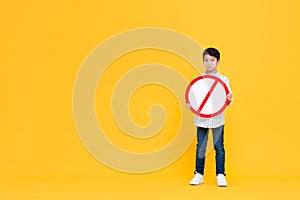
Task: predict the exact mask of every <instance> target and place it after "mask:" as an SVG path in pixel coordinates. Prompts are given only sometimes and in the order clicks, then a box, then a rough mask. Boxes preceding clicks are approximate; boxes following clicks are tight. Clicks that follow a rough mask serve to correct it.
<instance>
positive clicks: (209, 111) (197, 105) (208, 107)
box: [185, 75, 232, 118]
mask: <svg viewBox="0 0 300 200" xmlns="http://www.w3.org/2000/svg"><path fill="white" fill-rule="evenodd" d="M231 98H232V96H231V94H229V90H228V88H227V86H226V84H225V83H224V82H223V81H222V80H221V79H219V78H218V77H216V76H211V75H203V76H198V77H196V78H195V79H194V80H192V81H191V83H190V84H189V85H188V87H187V89H186V92H185V100H186V103H187V104H186V106H187V108H189V109H190V110H191V111H192V112H193V113H194V114H196V115H198V116H200V117H205V118H210V117H214V116H217V115H219V114H221V113H222V112H223V111H224V110H225V108H226V107H227V105H228V102H229V101H230V100H231Z"/></svg>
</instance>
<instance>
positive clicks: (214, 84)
mask: <svg viewBox="0 0 300 200" xmlns="http://www.w3.org/2000/svg"><path fill="white" fill-rule="evenodd" d="M217 84H218V81H217V80H215V82H214V83H213V85H212V86H211V88H210V89H209V91H208V92H207V94H206V96H205V98H204V99H203V101H202V103H201V105H200V107H199V109H198V110H197V113H198V114H200V112H201V110H202V109H203V107H204V105H205V104H206V102H207V100H208V98H209V97H210V95H211V93H212V92H213V90H214V89H215V87H216V85H217Z"/></svg>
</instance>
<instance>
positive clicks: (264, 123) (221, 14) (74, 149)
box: [0, 0, 300, 199]
mask: <svg viewBox="0 0 300 200" xmlns="http://www.w3.org/2000/svg"><path fill="white" fill-rule="evenodd" d="M0 9H1V10H0V18H1V32H0V34H1V35H0V36H1V43H0V44H1V52H0V62H1V71H0V81H1V82H0V89H1V90H0V91H1V92H0V97H1V98H0V105H1V126H0V130H1V131H0V133H1V140H0V155H1V156H0V158H1V165H0V198H1V199H20V198H22V199H53V198H61V199H69V198H72V199H84V198H86V199H116V198H120V197H121V198H124V199H127V198H128V199H129V198H131V199H147V198H149V199H153V198H157V199H167V198H172V199H183V198H201V197H208V198H211V199H234V198H236V199H253V198H261V199H263V198H264V199H266V198H270V199H271V198H272V199H276V198H278V199H282V198H283V197H288V198H296V197H297V195H298V196H299V192H298V191H297V189H298V188H299V186H300V180H299V179H300V161H299V155H298V154H299V153H300V149H299V140H300V132H299V128H298V127H297V125H298V120H299V117H298V116H299V114H298V113H299V111H300V107H299V105H298V103H299V102H300V98H299V97H300V95H299V94H298V92H299V83H298V80H299V72H300V69H299V61H298V57H299V56H298V52H299V45H300V40H299V34H300V31H299V19H300V15H299V3H297V1H296V0H286V1H279V0H276V1H274V0H273V1H271V0H266V1H261V0H253V1H237V0H234V1H233V0H228V1H220V0H218V1H203V0H201V1H174V0H172V1H171V0H165V1H158V0H152V1H133V0H131V1H84V2H83V1H6V2H4V3H2V6H1V8H0ZM149 26H150V27H162V28H169V29H173V30H176V31H179V32H181V33H184V34H186V35H188V36H190V37H191V38H193V39H194V40H196V41H197V42H198V43H199V44H200V45H202V47H208V46H215V47H217V48H218V49H220V51H221V64H220V65H219V70H220V72H221V73H223V74H225V75H227V76H228V77H229V78H230V81H231V85H232V90H233V94H234V97H235V100H234V103H233V104H232V106H231V107H230V108H229V109H228V110H227V113H226V120H227V122H226V130H225V139H226V141H225V145H226V146H225V147H226V152H227V154H226V156H227V158H226V168H227V174H228V182H229V186H230V187H228V188H217V187H216V186H215V177H214V169H215V168H214V153H213V152H212V153H210V154H209V156H208V159H207V165H206V171H205V172H206V174H205V181H206V182H205V184H204V185H201V186H198V187H190V186H189V185H188V182H189V180H190V178H192V176H193V174H192V172H193V169H194V150H195V142H194V143H193V144H192V145H191V146H190V148H189V149H188V150H187V151H186V152H185V154H184V155H183V156H182V157H181V158H180V159H179V160H177V161H176V162H175V163H173V164H172V165H171V166H169V167H167V168H164V169H162V170H160V171H157V172H153V173H148V174H140V175H133V174H126V173H122V172H118V171H115V170H112V169H110V168H108V167H106V166H104V165H103V164H101V163H99V162H98V161H97V160H95V159H94V158H93V157H92V156H91V155H90V154H89V153H88V152H87V151H86V149H85V148H84V146H83V145H82V143H81V141H80V139H79V137H78V134H77V132H76V130H75V126H74V121H73V116H72V90H73V84H74V81H75V78H76V74H77V72H78V70H79V68H80V65H81V64H82V62H83V61H84V59H85V58H86V56H87V55H88V54H89V53H90V52H91V51H92V49H94V48H95V47H96V46H97V45H98V44H99V43H101V42H103V41H104V40H105V39H107V38H108V37H110V36H112V35H114V34H117V33H119V32H122V31H126V30H130V29H134V28H141V27H149ZM140 53H141V54H142V56H141V57H139V59H138V61H141V62H140V63H143V62H145V63H147V62H149V61H157V62H159V61H161V62H162V63H166V64H169V65H171V66H172V65H173V66H174V67H181V71H182V73H183V74H184V75H185V76H186V77H188V78H190V79H192V77H194V76H195V75H196V73H195V71H191V70H187V71H185V70H184V68H183V66H185V65H186V63H183V61H182V60H181V61H180V59H179V58H177V57H174V56H172V55H169V54H166V53H157V52H156V51H149V52H140ZM138 54H139V52H136V55H137V56H138ZM128 56H133V57H132V58H131V57H128V58H125V57H124V58H121V59H120V60H119V62H120V63H122V62H123V65H124V66H129V64H130V65H131V64H136V63H138V62H137V61H136V60H135V59H134V54H132V55H128ZM199 56H200V55H199ZM149 57H150V58H151V59H148V60H147V58H149ZM122 59H123V60H122ZM126 59H127V60H126ZM160 59H161V60H160ZM134 62H136V63H134ZM115 64H116V65H118V63H117V62H116V63H115ZM181 64H182V65H181ZM199 67H201V66H199ZM117 69H118V68H117V67H116V68H112V71H111V72H112V74H115V73H116V72H118V70H117ZM114 70H115V71H114ZM104 78H105V77H104ZM114 78H115V79H117V78H118V77H117V76H116V77H114ZM103 81H104V80H103ZM146 89H148V90H155V88H151V87H150V88H146ZM97 94H98V93H97ZM167 96H168V95H167V94H166V97H167ZM169 96H170V95H169ZM153 98H155V97H153ZM142 99H143V95H141V94H139V93H137V94H136V95H135V96H133V99H132V101H134V102H132V101H131V104H134V105H136V106H137V107H139V106H141V107H142V108H143V109H145V107H143V105H140V104H139V102H140V100H142ZM164 99H165V98H164ZM152 100H153V99H151V98H150V99H149V100H148V101H147V102H148V103H149V102H151V101H152ZM160 100H162V99H160ZM172 102H173V103H174V104H176V102H175V101H173V100H172ZM166 105H168V104H166ZM170 105H172V104H170ZM170 105H169V106H170ZM96 106H97V105H96ZM98 106H99V105H98ZM146 107H147V106H146ZM98 111H99V110H98ZM174 112H175V114H176V112H177V111H174ZM142 114H143V113H142V112H135V110H134V109H133V110H132V116H133V118H134V119H135V120H136V121H137V123H140V124H147V123H149V118H147V116H143V115H142ZM177 114H178V113H177ZM97 115H98V116H100V117H101V113H99V112H97ZM169 120H172V121H171V122H170V123H174V125H175V126H176V123H178V119H177V118H171V119H169ZM190 123H191V131H195V130H194V128H193V122H192V121H191V122H190ZM107 126H108V127H107V128H111V129H113V127H114V126H115V125H113V124H111V126H110V123H108V124H107ZM167 128H169V130H170V131H171V132H172V130H174V129H175V128H176V127H173V128H172V127H171V126H170V127H167ZM189 131H190V130H189ZM111 137H112V140H114V142H116V143H117V144H119V145H121V146H122V145H123V148H130V147H132V146H131V144H130V145H129V144H127V143H125V141H124V142H123V141H122V140H118V137H116V136H114V135H111ZM171 137H172V135H167V136H165V137H162V138H161V140H160V141H158V142H157V143H156V142H155V143H152V144H155V145H157V146H153V145H150V144H151V141H150V140H149V142H150V143H149V145H148V146H147V145H146V146H145V148H147V149H144V150H146V151H149V150H153V149H151V148H156V147H159V146H160V145H163V144H164V143H166V142H168V141H169V140H170V138H171ZM137 144H138V143H137ZM135 148H136V149H133V150H134V151H143V149H142V146H141V145H140V146H136V147H135ZM131 150H132V149H131Z"/></svg>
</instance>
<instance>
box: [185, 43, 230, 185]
mask: <svg viewBox="0 0 300 200" xmlns="http://www.w3.org/2000/svg"><path fill="white" fill-rule="evenodd" d="M202 58H203V63H204V66H205V69H206V72H205V73H204V74H206V75H212V76H216V77H218V78H220V79H221V80H222V81H223V82H224V83H225V84H226V86H227V87H228V90H229V94H228V95H227V99H228V101H229V104H230V103H231V101H232V93H231V89H230V85H229V80H228V78H227V77H226V76H223V75H222V74H220V73H219V72H218V70H217V66H218V64H219V63H220V52H219V51H218V50H217V49H215V48H207V49H205V50H204V52H203V55H202ZM229 104H228V105H229ZM186 106H187V108H190V105H189V104H187V105H186ZM194 124H195V125H196V127H197V150H196V169H195V172H194V173H195V176H194V178H193V179H192V180H191V181H190V184H191V185H199V184H201V183H203V182H204V180H203V174H204V165H205V152H206V145H207V136H208V130H209V129H211V130H212V133H213V141H214V149H215V152H216V156H215V159H216V174H217V185H218V186H219V187H226V186H227V182H226V178H225V167H224V164H225V150H224V124H225V117H224V112H222V113H221V114H219V115H217V116H214V117H211V118H203V117H200V116H197V115H195V118H194Z"/></svg>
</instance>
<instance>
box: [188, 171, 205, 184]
mask: <svg viewBox="0 0 300 200" xmlns="http://www.w3.org/2000/svg"><path fill="white" fill-rule="evenodd" d="M203 182H204V180H203V176H202V174H199V173H196V174H195V176H194V178H193V179H192V180H191V181H190V185H199V184H201V183H203Z"/></svg>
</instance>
